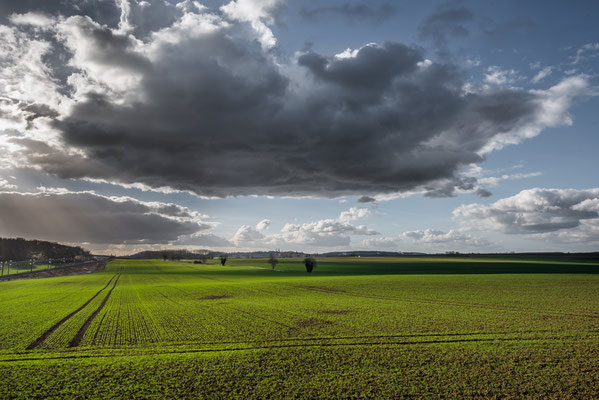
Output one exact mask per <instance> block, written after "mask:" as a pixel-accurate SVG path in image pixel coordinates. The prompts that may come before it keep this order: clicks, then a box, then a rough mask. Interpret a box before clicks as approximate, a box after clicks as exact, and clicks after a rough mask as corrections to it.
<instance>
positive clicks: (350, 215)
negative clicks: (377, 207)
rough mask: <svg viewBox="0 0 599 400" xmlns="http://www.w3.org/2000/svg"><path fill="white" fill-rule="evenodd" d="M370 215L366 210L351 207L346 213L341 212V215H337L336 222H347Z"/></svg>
mask: <svg viewBox="0 0 599 400" xmlns="http://www.w3.org/2000/svg"><path fill="white" fill-rule="evenodd" d="M371 215H372V212H371V211H370V210H369V209H368V208H357V207H351V208H350V209H349V210H347V211H342V212H341V214H339V218H338V220H339V221H341V222H349V221H354V220H356V219H358V218H365V217H370V216H371Z"/></svg>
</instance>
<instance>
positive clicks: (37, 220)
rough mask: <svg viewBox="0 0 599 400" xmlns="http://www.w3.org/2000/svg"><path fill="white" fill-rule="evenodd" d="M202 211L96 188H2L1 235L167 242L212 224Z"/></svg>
mask: <svg viewBox="0 0 599 400" xmlns="http://www.w3.org/2000/svg"><path fill="white" fill-rule="evenodd" d="M203 217H204V216H202V215H201V214H199V213H197V212H195V211H191V210H189V209H187V208H185V207H181V206H178V205H175V204H170V203H159V202H142V201H139V200H135V199H132V198H130V197H107V196H101V195H98V194H95V193H91V192H77V193H73V192H63V193H61V192H41V193H15V192H0V236H3V237H25V238H37V239H46V240H53V241H61V242H70V243H85V242H89V243H95V244H165V243H168V242H171V241H175V240H177V238H179V237H180V236H182V235H191V234H193V233H196V232H198V231H201V230H205V229H209V228H211V227H212V224H210V223H205V222H203V221H202V218H203Z"/></svg>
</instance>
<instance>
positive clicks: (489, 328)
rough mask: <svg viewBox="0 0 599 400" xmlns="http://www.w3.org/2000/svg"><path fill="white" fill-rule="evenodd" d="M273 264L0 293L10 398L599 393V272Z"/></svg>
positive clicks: (133, 273)
mask: <svg viewBox="0 0 599 400" xmlns="http://www.w3.org/2000/svg"><path fill="white" fill-rule="evenodd" d="M279 261H280V263H279V264H278V265H277V266H276V270H272V269H271V267H270V265H269V264H268V263H267V261H266V260H229V261H228V262H227V265H226V266H224V267H223V266H221V265H220V264H218V262H217V260H211V261H210V263H211V264H210V265H205V264H200V265H197V264H192V263H185V262H168V261H167V262H164V261H157V260H151V261H149V260H115V261H112V262H110V263H109V264H108V266H107V267H106V269H105V270H104V271H103V272H100V273H95V274H90V275H81V276H68V277H58V278H48V279H32V280H22V281H11V282H0V326H1V329H0V398H13V397H54V398H64V397H65V396H74V397H78V398H82V399H83V398H94V397H99V398H110V397H132V398H133V397H134V396H137V397H140V398H165V399H167V398H230V397H244V398H265V397H269V396H270V397H296V398H306V397H307V398H339V397H351V398H354V397H364V398H393V397H410V396H412V397H417V398H423V397H424V398H426V397H431V398H437V397H440V396H450V397H462V398H463V397H466V398H467V397H502V398H503V397H514V398H521V397H526V398H548V397H549V398H568V397H570V398H593V397H596V396H597V393H599V264H594V263H582V262H578V263H577V262H571V261H560V260H555V261H546V260H545V261H535V260H501V259H491V258H486V259H475V258H457V257H451V258H425V257H416V258H407V257H402V258H326V259H321V260H318V261H319V263H318V265H317V267H316V269H315V270H314V272H313V273H311V274H307V273H306V272H305V269H304V267H303V265H302V264H301V260H279ZM217 264H218V265H217Z"/></svg>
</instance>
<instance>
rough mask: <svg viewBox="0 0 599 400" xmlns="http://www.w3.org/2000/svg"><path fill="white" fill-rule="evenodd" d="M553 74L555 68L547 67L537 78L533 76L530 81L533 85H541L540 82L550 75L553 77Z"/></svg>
mask: <svg viewBox="0 0 599 400" xmlns="http://www.w3.org/2000/svg"><path fill="white" fill-rule="evenodd" d="M552 72H553V67H545V68H543V69H542V70H540V71H539V72H537V74H536V75H535V76H533V77H532V79H531V80H530V81H531V82H532V83H539V82H540V81H542V80H543V79H545V78H547V77H548V76H549V75H551V73H552Z"/></svg>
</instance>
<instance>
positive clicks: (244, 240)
mask: <svg viewBox="0 0 599 400" xmlns="http://www.w3.org/2000/svg"><path fill="white" fill-rule="evenodd" d="M262 239H264V235H263V234H262V233H260V232H258V231H257V230H256V229H255V228H253V227H251V226H250V225H242V226H241V227H239V229H238V230H237V232H235V235H233V238H232V239H231V241H232V242H233V243H235V245H236V246H237V247H252V246H255V245H260V244H261V243H260V241H261V240H262Z"/></svg>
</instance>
